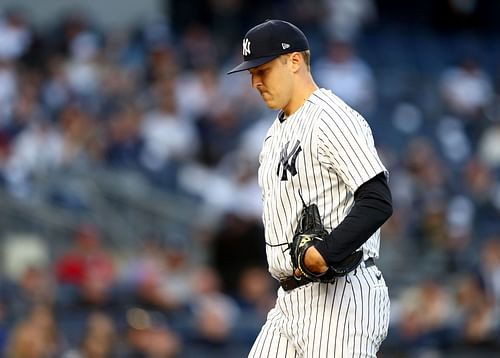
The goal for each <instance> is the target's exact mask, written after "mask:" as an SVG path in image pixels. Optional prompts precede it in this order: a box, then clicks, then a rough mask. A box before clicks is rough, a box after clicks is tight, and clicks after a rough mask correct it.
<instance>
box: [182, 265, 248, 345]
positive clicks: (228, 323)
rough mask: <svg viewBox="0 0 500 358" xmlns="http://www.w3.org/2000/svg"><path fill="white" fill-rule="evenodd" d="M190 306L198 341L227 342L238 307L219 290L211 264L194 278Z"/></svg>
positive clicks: (218, 279) (237, 313)
mask: <svg viewBox="0 0 500 358" xmlns="http://www.w3.org/2000/svg"><path fill="white" fill-rule="evenodd" d="M193 286H194V290H193V295H192V303H191V309H192V312H193V314H194V318H195V327H196V331H197V341H198V342H200V343H202V344H205V345H207V346H219V345H222V346H223V345H224V343H228V342H229V339H230V335H231V330H232V329H233V328H234V326H235V324H236V322H237V320H238V317H239V314H240V312H239V309H238V306H237V305H236V302H235V301H234V300H233V299H232V298H231V297H229V296H227V295H225V294H224V293H222V291H221V281H220V277H219V276H218V275H217V273H216V272H215V270H213V269H211V268H210V267H205V268H200V269H199V270H198V271H197V273H196V275H195V277H194V283H193Z"/></svg>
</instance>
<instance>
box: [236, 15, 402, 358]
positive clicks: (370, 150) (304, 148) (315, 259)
mask: <svg viewBox="0 0 500 358" xmlns="http://www.w3.org/2000/svg"><path fill="white" fill-rule="evenodd" d="M243 59H244V61H243V62H242V63H241V64H240V65H238V66H236V67H235V68H234V69H232V70H231V71H229V73H234V72H239V71H244V70H248V71H249V72H250V75H251V79H252V86H253V87H254V88H255V89H257V90H258V91H259V93H260V95H261V96H262V99H263V100H264V101H265V103H266V104H267V106H268V107H270V108H271V109H275V110H279V112H278V114H277V118H276V120H275V121H274V123H273V124H272V125H271V127H270V129H269V130H268V133H267V135H266V137H265V139H264V143H263V147H262V151H261V154H260V158H259V161H260V167H259V175H258V177H259V185H260V186H261V188H262V199H263V205H264V212H263V222H264V227H265V237H266V254H267V259H268V264H269V271H270V273H271V275H272V276H273V277H275V278H276V279H277V280H279V281H280V286H281V287H280V288H279V290H278V297H277V301H276V304H275V306H274V308H273V309H271V311H270V312H269V314H268V316H267V321H266V323H265V324H264V326H263V327H262V330H261V331H260V333H259V335H258V337H257V339H256V341H255V343H254V345H253V347H252V349H251V351H250V354H249V357H280V358H285V357H342V358H345V357H375V356H376V353H377V351H378V349H379V346H380V344H381V343H382V341H383V340H384V338H385V337H386V335H387V329H388V323H389V306H390V304H389V297H388V291H387V286H386V284H385V281H384V278H383V277H382V273H381V272H380V270H379V269H378V268H377V266H376V265H375V260H376V259H377V258H378V256H379V252H378V251H379V241H380V230H379V229H380V226H381V225H382V224H383V223H384V222H385V221H386V220H387V219H388V218H389V217H390V216H391V214H392V200H391V194H390V191H389V188H388V185H387V176H388V173H387V170H386V168H385V167H384V165H383V164H382V162H381V161H380V159H379V157H378V155H377V152H376V150H375V146H374V140H373V136H372V133H371V130H370V127H369V126H368V124H367V122H366V121H365V120H364V119H363V117H362V116H361V115H359V114H358V113H357V112H356V111H354V110H353V109H351V108H350V107H349V106H348V105H346V104H345V103H344V102H343V101H342V100H341V99H339V98H338V97H336V96H335V95H334V94H333V93H332V92H331V91H329V90H327V89H323V88H318V86H317V85H316V84H315V82H314V79H313V78H312V75H311V72H310V65H309V61H310V52H309V44H308V41H307V39H306V37H305V35H304V34H303V33H302V31H300V30H299V29H298V28H297V27H296V26H294V25H293V24H291V23H289V22H285V21H281V20H267V21H265V22H264V23H261V24H259V25H257V26H255V27H254V28H252V29H250V30H249V31H248V32H247V34H246V35H245V37H244V39H243ZM311 213H312V214H311ZM310 215H312V216H311V217H312V218H308V216H310ZM304 220H305V221H304ZM304 223H305V224H304ZM309 223H312V226H314V228H313V229H308V227H310V226H311V225H309ZM304 226H305V227H306V228H304ZM318 226H319V228H318Z"/></svg>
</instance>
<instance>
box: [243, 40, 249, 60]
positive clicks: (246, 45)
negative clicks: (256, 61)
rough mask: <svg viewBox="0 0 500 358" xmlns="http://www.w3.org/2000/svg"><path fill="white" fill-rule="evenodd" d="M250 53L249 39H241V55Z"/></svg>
mask: <svg viewBox="0 0 500 358" xmlns="http://www.w3.org/2000/svg"><path fill="white" fill-rule="evenodd" d="M248 55H250V40H249V39H243V56H248Z"/></svg>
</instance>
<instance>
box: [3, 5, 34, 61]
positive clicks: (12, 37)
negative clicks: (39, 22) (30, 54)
mask: <svg viewBox="0 0 500 358" xmlns="http://www.w3.org/2000/svg"><path fill="white" fill-rule="evenodd" d="M31 40H32V31H31V29H30V26H29V24H28V21H27V19H26V17H25V14H23V13H22V12H21V11H20V10H14V9H12V10H10V11H7V12H5V13H4V14H3V16H2V17H0V60H16V59H18V58H20V57H21V56H22V55H23V54H24V53H26V51H27V50H28V47H29V46H30V44H31Z"/></svg>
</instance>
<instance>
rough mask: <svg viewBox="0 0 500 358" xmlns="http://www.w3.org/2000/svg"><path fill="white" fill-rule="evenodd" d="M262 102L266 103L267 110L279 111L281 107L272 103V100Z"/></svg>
mask: <svg viewBox="0 0 500 358" xmlns="http://www.w3.org/2000/svg"><path fill="white" fill-rule="evenodd" d="M264 102H266V105H267V107H269V109H273V110H278V109H281V107H280V106H279V105H278V104H277V103H276V102H274V101H273V100H270V99H267V100H266V99H264Z"/></svg>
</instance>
